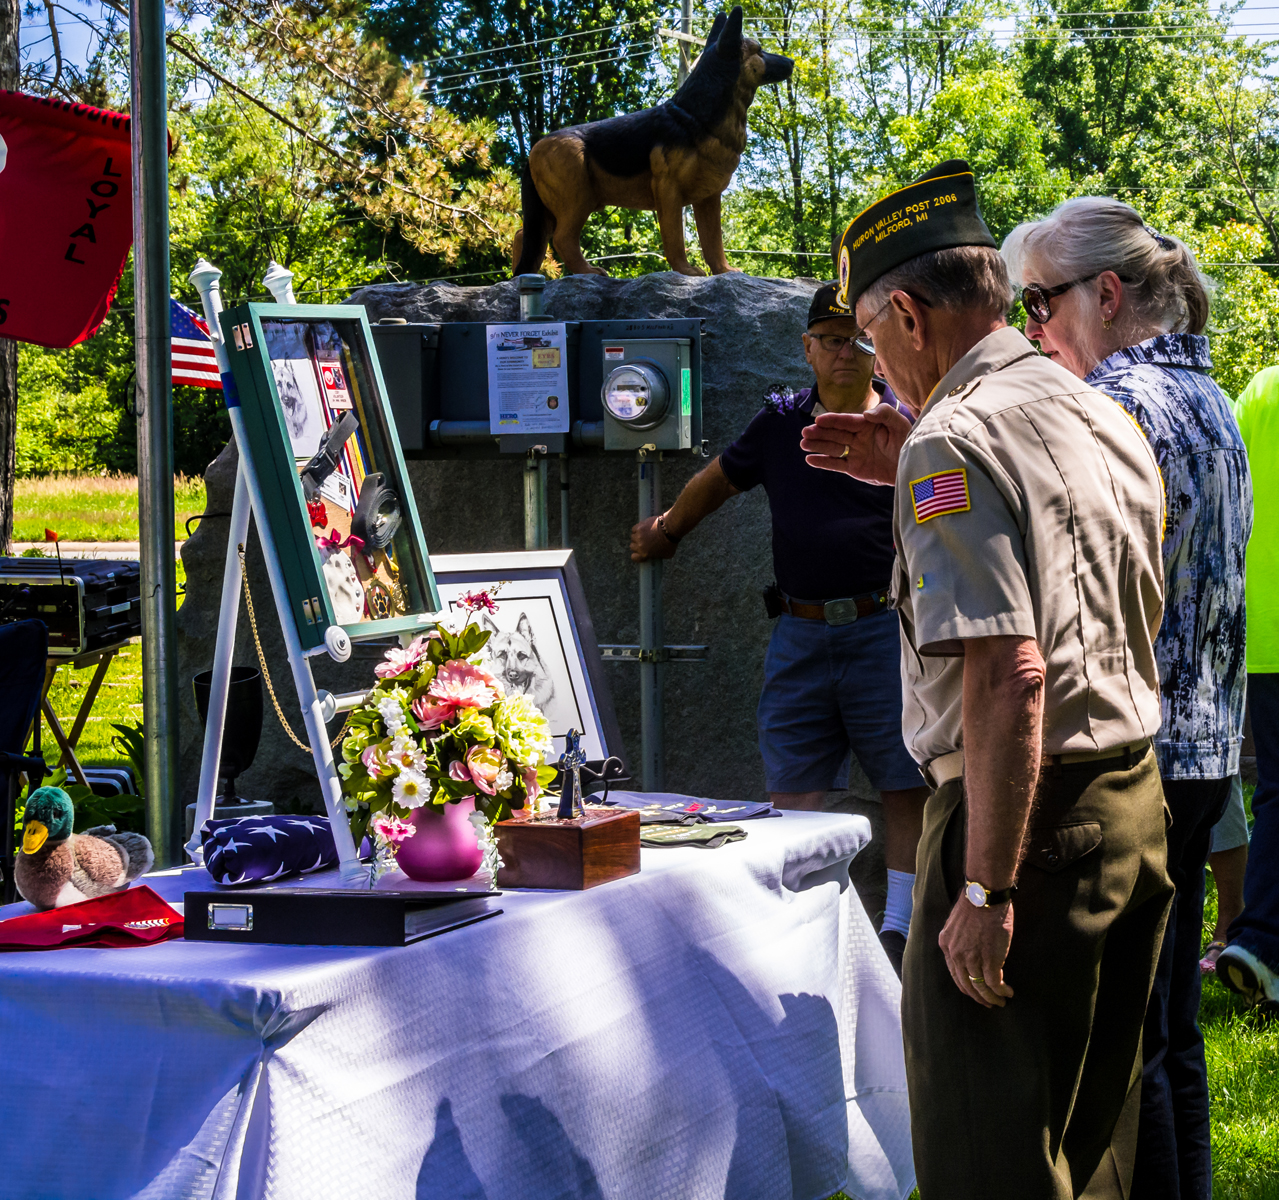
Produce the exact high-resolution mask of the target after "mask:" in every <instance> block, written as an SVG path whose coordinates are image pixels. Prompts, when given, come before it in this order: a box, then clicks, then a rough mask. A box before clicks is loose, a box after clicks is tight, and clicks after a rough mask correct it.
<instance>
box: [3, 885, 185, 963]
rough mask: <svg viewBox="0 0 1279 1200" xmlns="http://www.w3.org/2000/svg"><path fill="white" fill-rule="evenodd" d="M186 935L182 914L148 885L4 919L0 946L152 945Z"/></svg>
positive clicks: (40, 948)
mask: <svg viewBox="0 0 1279 1200" xmlns="http://www.w3.org/2000/svg"><path fill="white" fill-rule="evenodd" d="M181 936H182V915H181V914H180V913H179V912H178V911H177V910H176V909H174V908H172V907H170V906H169V905H168V904H166V903H165V902H164V901H163V900H161V899H160V897H159V896H157V895H156V894H155V892H153V891H152V890H151V889H150V888H149V887H147V886H146V885H145V884H139V885H138V886H137V887H131V888H126V889H125V890H124V891H122V892H112V893H111V894H110V895H107V896H97V897H95V898H94V899H92V900H81V901H80V903H79V904H68V905H66V906H65V907H64V908H51V909H49V911H48V912H37V913H27V914H26V915H25V916H21V917H10V918H9V919H8V920H7V921H0V950H57V949H58V948H59V947H61V946H150V945H152V944H154V943H155V942H166V941H168V940H169V939H170V938H180V937H181Z"/></svg>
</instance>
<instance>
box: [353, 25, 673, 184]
mask: <svg viewBox="0 0 1279 1200" xmlns="http://www.w3.org/2000/svg"><path fill="white" fill-rule="evenodd" d="M658 16H659V5H658V4H657V3H655V2H654V0H616V2H615V0H580V2H576V0H575V2H571V3H570V2H569V0H536V2H534V3H528V2H527V0H496V2H495V3H490V2H487V0H483V2H481V0H375V3H374V4H373V6H372V7H371V10H370V12H369V26H370V28H371V30H372V31H374V32H375V33H376V34H378V35H379V36H381V37H383V38H385V40H386V44H387V46H388V47H389V48H390V49H391V50H392V51H394V52H395V53H396V54H398V55H400V56H401V58H403V59H404V60H405V61H406V62H414V63H423V64H426V65H427V67H428V68H429V75H428V77H427V78H428V82H429V91H428V94H429V95H430V96H431V97H432V98H434V99H435V100H436V102H437V103H440V104H443V105H444V106H446V107H447V108H448V109H449V111H451V112H453V113H456V114H457V115H458V116H460V117H463V118H466V119H480V120H483V121H485V122H488V123H489V124H490V125H491V126H493V127H495V128H497V129H498V131H499V149H500V152H501V154H502V157H503V161H507V162H514V163H517V164H518V163H519V162H520V161H522V160H523V159H524V157H525V156H526V155H527V154H528V152H529V149H530V148H531V147H532V145H533V143H534V142H535V141H537V139H538V138H540V137H542V136H543V135H544V134H547V133H550V132H551V131H552V130H554V129H562V128H564V127H565V126H567V125H581V124H584V123H585V122H587V121H594V120H596V119H597V118H600V117H611V116H614V115H616V114H617V113H622V112H629V111H631V110H633V109H636V108H642V107H644V106H645V105H646V104H648V103H649V102H650V101H651V98H652V93H653V82H654V80H653V38H654V34H655V33H656V30H657V26H658V23H659V22H658Z"/></svg>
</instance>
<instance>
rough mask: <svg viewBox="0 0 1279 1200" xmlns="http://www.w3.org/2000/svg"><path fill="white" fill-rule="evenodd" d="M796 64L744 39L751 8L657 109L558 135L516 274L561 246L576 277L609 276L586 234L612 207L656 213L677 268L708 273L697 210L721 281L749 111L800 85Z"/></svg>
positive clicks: (533, 195)
mask: <svg viewBox="0 0 1279 1200" xmlns="http://www.w3.org/2000/svg"><path fill="white" fill-rule="evenodd" d="M794 66H795V63H794V61H793V60H792V59H789V58H786V57H785V56H784V55H781V54H766V53H765V52H764V51H763V50H761V49H760V46H759V43H758V42H757V41H755V40H754V39H753V38H749V37H743V36H742V10H741V8H740V7H738V8H735V9H733V11H732V13H731V14H730V15H728V16H727V17H726V16H725V15H724V14H723V13H720V14H719V15H718V16H717V17H716V18H715V23H714V24H713V25H712V26H711V31H710V35H709V36H708V37H707V39H706V49H705V50H704V51H703V52H702V55H701V57H700V58H699V59H698V60H697V63H696V65H695V66H694V68H693V70H692V71H691V72H690V73H689V76H688V78H687V79H686V80H685V81H684V85H683V86H682V87H681V88H680V89H679V91H677V92H676V93H675V95H674V96H673V97H672V98H671V99H670V100H667V101H666V103H664V104H659V105H657V107H656V108H646V109H644V110H643V111H642V112H637V113H627V114H626V115H625V116H621V117H611V118H609V119H608V120H604V121H592V122H591V123H590V124H589V125H572V126H569V127H568V128H567V129H558V130H556V131H555V132H554V133H548V134H547V135H546V136H545V137H544V138H541V139H540V140H539V141H537V142H536V143H535V144H534V146H533V148H532V150H530V151H529V156H528V162H527V164H525V167H524V172H523V176H522V178H521V181H520V199H521V202H522V205H523V210H524V227H523V229H521V231H520V232H519V233H517V234H516V235H515V244H514V246H513V247H512V258H513V261H514V264H515V274H517V275H523V274H526V273H528V272H534V271H538V270H540V269H541V266H542V260H543V259H544V258H545V256H546V248H547V245H548V244H554V246H555V249H556V250H557V251H558V252H559V255H560V257H561V258H562V259H563V260H564V268H565V270H566V271H567V272H568V273H569V274H571V275H586V274H590V275H607V274H608V272H607V271H605V270H603V269H602V268H600V267H593V266H591V264H590V263H588V262H587V261H586V259H585V257H583V255H582V245H581V237H582V227H583V226H584V225H585V224H586V218H587V217H589V216H590V215H591V213H593V212H597V211H598V210H599V209H601V208H605V207H608V206H610V205H612V206H615V207H617V208H640V209H649V210H653V211H656V213H657V222H658V226H659V227H660V229H661V233H662V251H663V252H664V253H665V255H666V261H667V262H668V263H669V264H670V266H671V270H673V271H678V272H679V273H680V274H681V275H704V274H705V272H704V271H701V270H699V269H698V268H697V267H694V266H693V265H692V264H691V263H690V262H689V261H688V255H687V253H686V251H685V248H684V217H683V213H684V208H685V206H686V205H690V204H691V205H692V206H693V216H694V218H695V219H696V221H697V240H698V242H699V243H700V244H701V248H702V256H703V257H704V258H705V259H706V263H707V265H708V266H709V267H710V269H711V270H712V271H713V272H714V273H715V274H716V275H722V274H723V273H724V272H725V271H732V270H735V269H736V268H734V267H730V266H729V265H728V260H727V259H726V258H725V257H724V233H723V229H722V227H721V225H720V195H721V194H722V193H723V191H724V189H725V188H726V187H728V184H729V181H730V180H731V179H732V178H733V172H734V171H736V170H737V164H738V162H739V161H740V160H741V157H742V151H743V150H745V148H746V110H747V109H748V108H750V105H751V101H752V100H754V99H755V92H756V90H757V89H758V88H759V87H760V86H761V85H763V84H766V83H780V82H781V81H782V80H784V79H788V78H789V77H790V73H791V71H792V70H793V69H794Z"/></svg>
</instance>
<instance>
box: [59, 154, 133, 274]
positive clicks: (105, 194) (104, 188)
mask: <svg viewBox="0 0 1279 1200" xmlns="http://www.w3.org/2000/svg"><path fill="white" fill-rule="evenodd" d="M114 161H115V159H114V158H108V159H107V161H106V164H105V165H104V166H103V168H102V176H101V178H98V179H95V180H94V181H93V182H92V183H91V184H89V191H90V192H91V193H92V195H90V196H86V197H85V198H84V202H85V203H86V204H87V205H88V206H89V219H88V220H87V221H86V222H85V223H84V224H83V225H81V226H80V228H79V229H76V230H75V231H74V232H72V233H71V234H70V235H69V236H70V239H71V245H69V246H68V247H67V252H66V254H64V255H63V256H62V257H63V259H64V260H65V261H66V262H73V263H77V264H78V265H80V266H84V265H85V261H86V260H85V259H83V258H76V251H77V250H78V249H81V248H82V247H81V246H80V244H79V243H78V242H77V241H76V239H77V238H83V239H84V240H85V241H86V242H89V243H90V244H91V245H97V242H98V235H97V232H96V231H95V230H94V228H93V222H94V221H95V220H96V219H97V216H98V214H99V213H100V212H102V210H103V209H106V208H110V207H111V205H110V204H109V203H108V201H109V200H110V199H111V197H113V196H114V195H115V194H116V193H117V192H118V191H119V190H120V185H119V184H118V183H116V182H115V180H117V179H123V178H124V175H123V172H121V171H113V170H112V169H111V166H112V164H113V163H114ZM94 196H96V197H97V198H98V199H99V200H101V201H102V203H101V204H95V203H94V200H93V197H94Z"/></svg>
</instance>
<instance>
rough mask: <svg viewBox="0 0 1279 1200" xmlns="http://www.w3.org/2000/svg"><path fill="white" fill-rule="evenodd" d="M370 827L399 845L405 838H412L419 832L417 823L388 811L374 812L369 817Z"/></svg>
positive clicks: (395, 844)
mask: <svg viewBox="0 0 1279 1200" xmlns="http://www.w3.org/2000/svg"><path fill="white" fill-rule="evenodd" d="M369 827H370V828H371V829H372V830H373V832H374V833H375V834H377V835H378V836H379V837H381V838H384V839H385V840H386V841H388V842H390V843H391V845H393V846H398V845H399V844H400V843H401V842H402V841H404V839H405V838H411V837H412V836H413V835H414V834H415V833H417V826H416V825H414V824H412V823H410V822H409V821H405V820H404V819H403V818H401V817H397V816H396V815H395V814H394V813H388V812H379V813H374V814H373V816H372V817H371V818H370V819H369Z"/></svg>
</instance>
